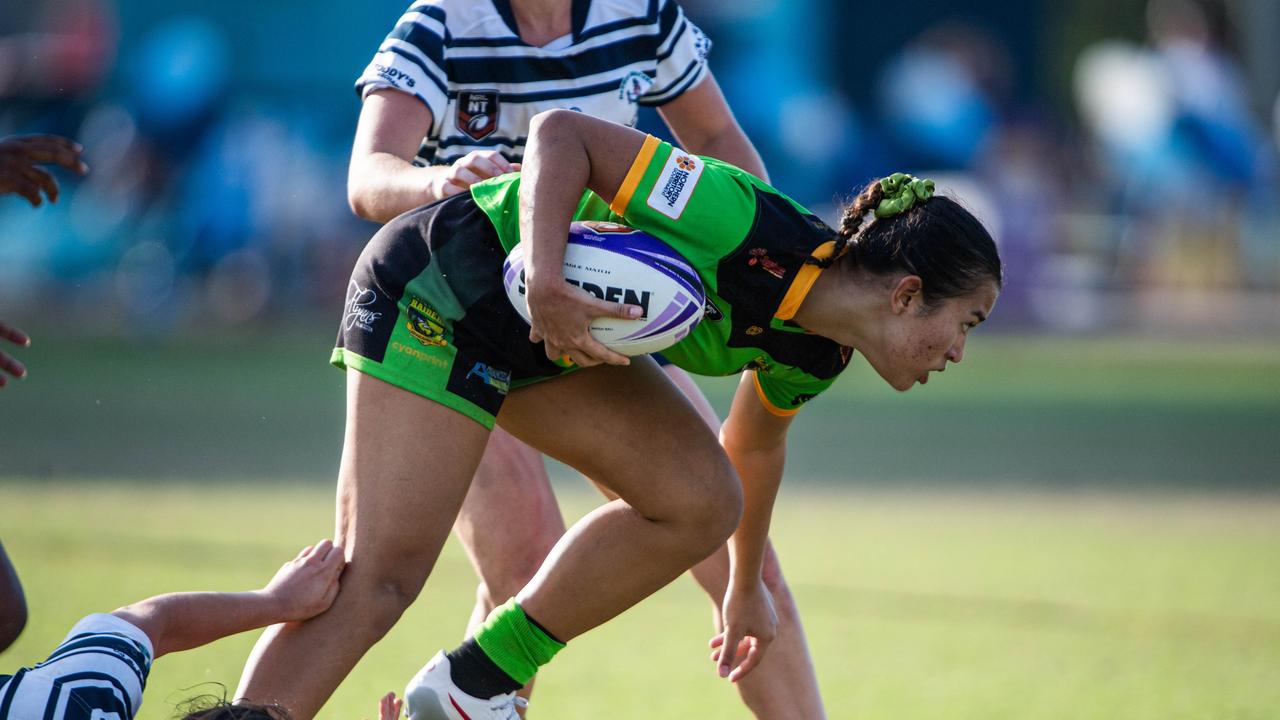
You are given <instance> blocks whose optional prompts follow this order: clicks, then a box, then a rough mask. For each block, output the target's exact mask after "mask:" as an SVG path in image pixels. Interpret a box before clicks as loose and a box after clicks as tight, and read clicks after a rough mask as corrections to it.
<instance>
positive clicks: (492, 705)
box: [404, 650, 529, 720]
mask: <svg viewBox="0 0 1280 720" xmlns="http://www.w3.org/2000/svg"><path fill="white" fill-rule="evenodd" d="M528 704H529V701H528V700H525V699H524V698H522V697H520V696H518V695H516V694H515V693H507V694H505V695H495V696H493V697H491V698H488V699H483V698H478V697H473V696H471V695H468V694H466V693H465V692H463V691H462V690H459V689H458V686H457V685H454V684H453V676H451V675H450V674H449V658H447V657H445V654H444V651H443V650H441V651H440V652H438V653H436V656H435V657H433V658H431V662H429V663H427V665H426V667H424V668H422V669H421V670H419V671H418V674H417V675H414V676H413V679H412V680H410V681H409V684H408V685H407V686H406V687H405V689H404V711H405V714H406V715H407V716H408V717H409V720H520V715H519V714H518V713H517V712H516V708H517V707H526V706H527V705H528Z"/></svg>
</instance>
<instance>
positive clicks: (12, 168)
mask: <svg viewBox="0 0 1280 720" xmlns="http://www.w3.org/2000/svg"><path fill="white" fill-rule="evenodd" d="M82 152H84V148H83V147H81V146H80V145H79V143H76V142H75V141H73V140H68V139H67V138H64V137H59V136H57V135H14V136H12V137H7V138H0V195H8V194H9V193H16V194H18V195H21V196H22V197H24V198H26V199H27V202H29V203H31V207H39V206H40V204H41V203H42V202H43V199H42V198H41V193H43V194H44V196H45V197H48V198H49V202H51V203H53V202H57V201H58V181H57V180H56V179H54V177H53V174H52V173H50V172H49V171H48V170H46V169H44V168H42V167H40V166H41V165H57V166H59V167H63V168H66V169H67V170H70V171H71V172H74V173H76V174H77V175H84V174H85V173H87V172H89V166H88V165H86V164H85V163H84V160H82V159H81V158H80V153H82Z"/></svg>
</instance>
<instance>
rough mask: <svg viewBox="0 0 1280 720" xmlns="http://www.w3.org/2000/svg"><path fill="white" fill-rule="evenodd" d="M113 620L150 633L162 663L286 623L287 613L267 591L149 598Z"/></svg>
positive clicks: (125, 608)
mask: <svg viewBox="0 0 1280 720" xmlns="http://www.w3.org/2000/svg"><path fill="white" fill-rule="evenodd" d="M112 614H113V615H115V616H117V617H120V618H122V619H124V620H127V621H128V622H130V623H132V624H133V625H135V626H137V627H138V628H140V629H141V630H142V631H143V632H145V633H146V634H147V637H149V638H151V644H152V645H153V646H154V648H155V656H156V657H160V656H161V655H165V654H167V653H171V652H179V651H182V650H190V649H191V648H196V647H200V646H201V645H206V644H208V643H211V642H213V641H214V640H218V639H221V638H224V637H227V636H229V635H235V634H237V633H242V632H245V631H248V630H256V629H257V628H261V627H266V626H267V625H273V624H275V623H278V622H283V621H285V620H287V619H288V608H287V607H286V606H285V604H284V602H283V601H281V600H280V599H278V598H276V597H273V596H271V595H269V594H267V593H266V592H265V591H262V590H253V591H249V592H237V593H219V592H184V593H172V594H169V595H159V596H157V597H153V598H149V599H147V600H143V601H142V602H138V603H134V604H133V605H128V606H126V607H123V608H120V609H119V610H116V611H115V612H114V613H112Z"/></svg>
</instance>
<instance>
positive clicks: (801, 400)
mask: <svg viewBox="0 0 1280 720" xmlns="http://www.w3.org/2000/svg"><path fill="white" fill-rule="evenodd" d="M816 397H818V394H817V393H800V394H799V395H797V396H795V397H793V398H791V406H792V407H797V406H800V405H803V404H805V403H807V402H809V401H810V400H812V399H814V398H816Z"/></svg>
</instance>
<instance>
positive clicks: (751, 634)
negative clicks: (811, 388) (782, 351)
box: [712, 371, 792, 681]
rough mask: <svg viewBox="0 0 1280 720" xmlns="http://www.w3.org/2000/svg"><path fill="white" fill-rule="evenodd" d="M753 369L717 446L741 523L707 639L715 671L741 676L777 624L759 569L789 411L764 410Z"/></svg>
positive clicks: (744, 378) (778, 480) (784, 450)
mask: <svg viewBox="0 0 1280 720" xmlns="http://www.w3.org/2000/svg"><path fill="white" fill-rule="evenodd" d="M755 382H756V380H755V377H754V372H753V371H748V372H745V373H743V374H742V380H741V382H739V384H738V390H737V392H736V393H735V395H734V398H733V405H732V406H731V407H730V409H729V415H728V417H727V418H725V421H724V425H723V426H721V429H720V444H721V445H723V446H724V449H725V452H726V453H727V454H728V456H729V459H730V460H731V461H732V462H733V466H734V468H735V469H736V470H737V471H738V476H739V477H740V478H741V480H742V496H743V511H742V521H741V522H740V523H739V524H738V529H737V530H736V531H735V532H734V534H733V537H732V538H730V540H729V558H730V572H729V590H728V594H727V595H726V596H725V600H724V623H725V629H724V632H723V633H721V634H720V635H718V636H716V638H714V639H713V640H712V647H714V648H718V653H719V657H718V662H719V665H720V674H721V676H722V677H725V676H727V677H728V678H729V679H730V680H732V681H737V680H739V679H741V678H742V677H743V676H744V675H746V674H747V673H748V672H750V671H751V670H752V668H754V667H755V666H756V665H757V664H758V663H759V661H760V658H761V655H762V654H763V652H764V650H765V649H766V648H767V647H768V644H769V642H771V641H772V640H773V635H774V632H775V629H776V626H777V617H776V616H775V615H774V611H773V602H772V598H771V597H770V596H769V591H768V589H766V588H765V585H764V580H763V578H762V575H761V572H762V568H763V566H764V555H765V548H766V546H767V545H768V541H769V521H770V518H771V517H772V515H773V503H774V500H775V498H777V496H778V486H779V485H780V484H781V482H782V470H783V466H784V464H785V463H786V455H787V430H788V428H790V426H791V417H792V416H791V415H777V414H774V413H771V412H769V411H768V410H767V409H766V408H765V406H764V405H763V403H762V402H761V399H760V397H759V395H758V394H757V391H756V387H755Z"/></svg>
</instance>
